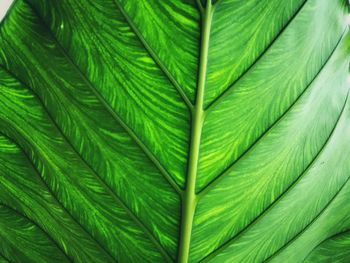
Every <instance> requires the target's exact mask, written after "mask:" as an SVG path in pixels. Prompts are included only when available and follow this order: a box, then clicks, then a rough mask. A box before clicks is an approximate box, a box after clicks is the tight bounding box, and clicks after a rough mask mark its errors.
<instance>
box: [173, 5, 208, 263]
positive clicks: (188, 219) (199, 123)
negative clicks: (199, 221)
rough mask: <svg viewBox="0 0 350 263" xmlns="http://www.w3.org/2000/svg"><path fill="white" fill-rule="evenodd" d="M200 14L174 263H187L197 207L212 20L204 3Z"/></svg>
mask: <svg viewBox="0 0 350 263" xmlns="http://www.w3.org/2000/svg"><path fill="white" fill-rule="evenodd" d="M203 11H204V12H202V14H201V15H202V17H201V20H202V29H201V30H202V32H201V36H202V37H201V48H200V61H199V62H200V65H199V72H198V84H197V95H196V101H195V105H194V107H193V109H192V112H191V114H192V115H191V120H192V126H191V127H192V130H191V145H190V152H189V156H190V157H189V162H188V170H187V180H186V189H185V193H184V196H183V198H182V222H181V233H180V245H179V254H178V262H179V263H187V262H188V258H189V252H190V241H191V232H192V224H193V217H194V212H195V209H196V205H197V195H196V177H197V171H198V159H199V147H200V140H201V134H202V127H203V121H204V109H203V100H204V87H205V80H206V75H207V61H208V49H209V37H210V27H211V20H212V14H213V12H212V11H213V10H212V3H211V0H207V3H206V7H205V9H204V10H203Z"/></svg>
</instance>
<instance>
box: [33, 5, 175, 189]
mask: <svg viewBox="0 0 350 263" xmlns="http://www.w3.org/2000/svg"><path fill="white" fill-rule="evenodd" d="M28 5H29V6H31V8H32V10H33V11H34V12H35V13H36V15H37V17H38V18H39V19H40V20H41V21H42V24H43V25H44V26H45V27H46V28H47V30H48V32H49V33H50V35H51V37H52V38H53V39H54V41H55V42H56V44H57V46H58V48H59V49H60V50H61V52H62V53H63V54H64V55H65V57H66V58H67V60H68V62H69V63H70V64H71V65H72V67H74V68H75V69H76V70H77V72H78V73H79V75H80V77H81V78H82V79H83V80H84V82H85V83H86V85H87V86H88V87H89V88H90V90H91V91H92V92H93V93H94V94H95V96H96V97H97V99H98V100H99V101H100V102H101V104H102V105H103V106H104V107H105V108H106V110H107V111H108V112H109V113H110V114H111V116H112V117H113V118H114V119H115V120H116V121H117V122H118V123H119V124H120V125H121V126H122V127H123V128H124V129H125V131H126V132H127V133H128V134H129V136H130V137H131V138H132V139H133V140H134V141H135V143H136V144H137V145H138V146H139V147H140V148H141V149H142V150H143V152H144V153H145V155H146V156H147V157H148V158H149V159H150V160H151V161H152V162H153V163H154V165H155V166H156V167H157V168H158V170H159V171H160V173H161V174H162V175H163V176H164V178H165V179H166V180H167V181H168V182H169V184H170V185H171V186H172V187H173V188H174V189H175V190H176V192H178V194H180V195H181V194H182V190H181V188H180V187H179V186H178V184H177V183H176V182H175V181H174V179H173V178H172V177H171V175H170V174H169V173H168V172H167V171H166V169H165V168H164V167H163V165H162V164H161V163H160V162H159V161H158V160H157V158H156V157H155V156H154V155H153V153H152V152H151V151H150V150H149V149H148V148H147V146H146V145H145V144H144V143H143V142H142V141H141V140H140V138H139V137H138V136H137V135H136V133H135V132H134V131H133V130H132V129H131V128H130V127H129V126H128V125H127V124H126V123H125V122H124V121H123V120H122V119H121V117H120V116H119V115H118V114H117V112H116V111H115V110H114V109H112V107H111V106H110V105H109V104H108V103H107V101H106V100H105V99H104V97H103V96H102V95H101V94H100V93H99V92H98V91H97V89H96V88H95V87H94V86H93V84H92V83H91V82H90V80H89V79H88V78H87V77H86V76H85V74H84V73H83V72H82V71H81V69H80V68H79V67H78V66H77V65H76V64H75V63H74V61H73V60H72V58H71V57H70V56H69V55H68V53H67V52H66V50H65V49H64V48H63V47H62V46H61V44H60V43H59V42H58V40H57V38H56V37H55V36H54V34H52V32H51V30H50V28H49V27H48V26H47V25H46V23H45V21H44V19H42V17H41V16H40V15H39V13H38V12H37V11H36V9H35V8H34V7H33V6H32V5H30V4H28Z"/></svg>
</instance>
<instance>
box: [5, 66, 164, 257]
mask: <svg viewBox="0 0 350 263" xmlns="http://www.w3.org/2000/svg"><path fill="white" fill-rule="evenodd" d="M0 68H1V66H0ZM5 70H6V69H5ZM6 72H8V71H7V70H6ZM8 73H9V74H10V75H11V76H13V74H12V73H10V72H8ZM13 77H14V78H16V79H17V80H18V81H19V82H20V83H21V84H23V85H24V86H25V87H27V86H26V85H25V84H24V82H23V81H21V80H19V79H18V78H17V77H15V76H13ZM27 88H28V87H27ZM28 89H30V90H31V91H32V93H33V94H34V95H35V97H36V98H37V99H38V101H39V102H40V103H41V104H42V106H43V107H42V108H43V109H44V111H45V112H46V114H47V115H48V117H49V119H50V120H51V122H52V123H53V125H54V126H55V127H56V128H57V130H58V131H59V132H60V134H61V135H62V137H63V138H64V140H65V141H66V142H67V143H68V145H69V146H70V147H71V148H72V150H73V151H74V152H75V153H76V155H77V156H79V159H80V160H81V161H82V162H83V163H84V164H85V165H86V166H87V167H88V169H89V170H90V171H91V172H92V173H93V174H94V175H95V177H96V179H97V181H98V182H99V183H100V184H101V185H103V186H104V187H105V188H106V189H107V191H108V192H109V193H110V194H111V196H112V197H113V198H114V199H115V201H116V202H117V203H118V204H119V205H121V206H122V207H123V209H124V210H125V211H126V212H127V214H128V215H129V216H130V218H131V219H132V220H133V221H134V222H135V223H136V224H137V225H138V226H139V227H140V228H141V229H142V230H143V231H144V233H146V234H147V235H148V237H149V238H150V240H151V241H152V242H153V243H154V245H155V246H156V247H157V248H158V249H159V251H160V252H161V253H162V255H163V256H165V257H166V258H167V259H168V260H169V261H170V256H169V255H168V253H167V252H166V251H165V249H164V248H163V246H162V245H161V244H160V243H159V242H158V241H157V240H156V238H155V237H154V236H153V234H152V232H151V231H150V230H149V229H148V227H146V225H145V224H144V223H143V222H142V221H141V220H140V219H139V218H138V217H137V216H136V215H135V214H134V213H133V212H132V211H131V210H130V208H129V207H128V206H127V205H126V204H125V203H124V202H123V201H122V200H121V199H120V197H119V196H118V195H117V193H116V192H115V191H114V190H113V189H112V188H111V187H110V186H109V185H108V184H107V183H106V182H105V181H104V180H103V179H102V178H101V177H100V175H98V173H97V172H96V171H95V169H93V168H92V167H91V165H90V164H89V163H88V162H87V161H86V160H85V159H84V158H83V157H82V156H81V154H80V153H79V152H78V151H77V150H76V148H75V147H74V145H73V144H72V143H71V142H70V140H69V139H68V138H67V136H66V135H65V134H64V133H63V131H62V130H61V128H60V127H59V126H58V124H57V123H56V122H55V120H54V118H53V117H52V116H51V114H50V113H49V111H48V110H47V109H46V107H45V105H44V104H43V101H42V100H41V98H40V97H39V96H38V95H37V94H36V93H35V92H34V91H33V89H31V88H28Z"/></svg>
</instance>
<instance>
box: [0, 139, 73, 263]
mask: <svg viewBox="0 0 350 263" xmlns="http://www.w3.org/2000/svg"><path fill="white" fill-rule="evenodd" d="M1 136H4V137H6V138H7V136H6V135H4V134H1ZM11 142H12V140H11ZM1 206H3V207H6V208H7V209H8V210H11V211H13V212H14V213H15V214H17V215H19V216H21V217H24V218H26V219H27V220H28V221H29V222H31V223H32V224H34V225H36V226H37V227H38V228H39V229H40V230H41V231H42V232H43V233H44V234H45V235H46V236H47V237H48V238H49V240H51V241H52V242H53V243H54V244H55V245H56V247H57V248H58V249H59V250H60V251H61V252H62V253H63V255H64V256H65V257H66V258H67V259H68V261H69V262H74V261H73V259H72V258H71V257H70V256H69V255H68V254H67V253H66V252H65V251H64V249H62V248H61V246H60V244H59V243H58V242H57V241H56V240H54V239H53V237H52V236H51V235H50V234H49V233H48V232H47V231H45V230H44V229H43V228H42V227H41V226H40V225H39V224H38V223H37V222H35V221H34V220H32V219H31V218H29V217H28V216H27V215H26V214H24V213H21V212H20V211H18V210H17V209H15V208H13V207H11V206H10V205H8V204H5V203H4V202H3V201H0V207H1Z"/></svg>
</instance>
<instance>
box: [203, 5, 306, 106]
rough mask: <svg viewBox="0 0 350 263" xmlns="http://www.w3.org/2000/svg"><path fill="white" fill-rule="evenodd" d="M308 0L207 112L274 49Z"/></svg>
mask: <svg viewBox="0 0 350 263" xmlns="http://www.w3.org/2000/svg"><path fill="white" fill-rule="evenodd" d="M307 1H308V0H304V2H303V3H302V4H301V5H300V6H299V7H298V9H297V10H296V11H295V13H294V14H293V15H292V16H291V18H290V19H289V21H287V23H286V24H285V25H284V26H283V27H282V28H281V30H280V31H279V32H278V34H277V35H276V36H275V37H274V38H273V39H272V41H271V42H270V43H269V44H268V45H267V46H266V47H265V49H264V50H263V51H262V52H261V53H260V55H259V56H258V57H257V58H256V59H255V61H253V63H252V64H251V65H250V66H249V67H248V68H247V69H246V70H245V71H243V72H242V73H241V74H240V76H238V78H237V79H236V80H234V81H233V82H232V83H231V84H229V85H228V87H227V88H226V89H224V91H223V92H222V93H221V94H220V95H219V96H217V97H216V98H215V99H214V100H213V101H211V102H210V103H209V104H208V105H207V106H206V108H205V111H208V112H209V111H211V110H212V109H213V108H215V106H216V105H217V104H219V103H220V101H221V100H223V99H224V98H225V97H226V96H227V95H228V94H229V92H230V91H231V90H232V89H233V88H234V86H235V84H236V83H238V82H239V81H240V80H241V79H242V78H243V77H244V76H245V75H246V74H247V73H248V72H249V71H250V70H251V69H252V68H253V67H254V66H255V65H256V64H257V63H258V62H259V61H260V60H261V58H262V57H263V56H264V55H265V54H266V53H267V52H268V50H269V49H270V48H271V47H272V45H273V44H274V43H275V42H276V41H277V40H278V39H279V37H280V36H281V35H282V34H283V32H284V31H285V30H286V29H287V27H288V26H289V25H290V24H291V23H292V21H293V20H294V19H295V18H296V17H297V16H298V14H299V13H300V11H301V10H302V9H303V7H304V6H305V4H306V3H307ZM218 3H219V1H218V2H216V3H215V5H218Z"/></svg>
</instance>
